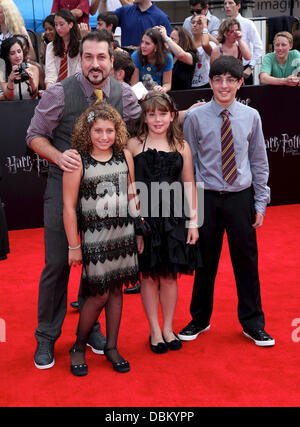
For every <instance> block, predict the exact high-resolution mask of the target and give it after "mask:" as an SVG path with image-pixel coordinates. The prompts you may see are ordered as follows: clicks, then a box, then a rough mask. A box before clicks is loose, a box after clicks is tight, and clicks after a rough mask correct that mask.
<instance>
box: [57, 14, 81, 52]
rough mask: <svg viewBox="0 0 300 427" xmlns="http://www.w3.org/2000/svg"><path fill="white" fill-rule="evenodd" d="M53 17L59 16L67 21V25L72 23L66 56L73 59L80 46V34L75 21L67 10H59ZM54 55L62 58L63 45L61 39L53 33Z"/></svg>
mask: <svg viewBox="0 0 300 427" xmlns="http://www.w3.org/2000/svg"><path fill="white" fill-rule="evenodd" d="M55 16H59V17H61V18H63V19H64V20H65V21H67V23H68V24H70V23H73V27H72V28H71V29H70V43H69V49H68V55H69V57H70V58H74V57H75V56H77V55H78V53H79V44H80V32H79V28H78V25H77V21H76V19H75V18H74V16H73V15H72V13H71V12H70V11H69V10H68V9H60V10H59V11H58V12H56V14H55ZM53 47H54V54H55V55H56V56H60V57H61V58H62V57H63V56H64V43H63V39H62V38H61V37H60V36H59V35H58V34H57V32H56V31H55V36H54V40H53Z"/></svg>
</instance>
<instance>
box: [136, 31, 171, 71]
mask: <svg viewBox="0 0 300 427" xmlns="http://www.w3.org/2000/svg"><path fill="white" fill-rule="evenodd" d="M143 36H148V37H150V39H151V40H152V41H153V43H154V44H155V47H156V51H155V65H156V69H157V71H160V70H161V69H162V68H163V67H164V66H165V65H166V55H167V50H166V48H165V44H164V41H163V38H162V36H161V34H160V32H159V30H157V29H156V28H148V30H146V31H145V32H144V34H143ZM138 55H139V58H140V61H141V63H142V65H143V66H145V65H146V64H148V60H147V56H145V55H142V50H141V45H140V46H139V48H138Z"/></svg>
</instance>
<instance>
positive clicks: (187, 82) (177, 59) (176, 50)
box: [158, 26, 197, 90]
mask: <svg viewBox="0 0 300 427" xmlns="http://www.w3.org/2000/svg"><path fill="white" fill-rule="evenodd" d="M158 28H159V30H160V33H161V35H162V37H163V39H164V41H165V43H166V44H167V45H168V48H169V50H170V51H171V53H172V54H173V61H174V67H173V74H172V90H184V89H190V88H191V83H192V78H193V74H194V70H195V64H196V62H197V48H196V46H195V44H194V42H193V39H192V37H191V35H190V33H189V32H188V31H187V30H186V29H185V28H183V27H174V28H173V30H172V32H171V34H170V37H168V36H167V32H166V29H165V27H163V26H159V27H158Z"/></svg>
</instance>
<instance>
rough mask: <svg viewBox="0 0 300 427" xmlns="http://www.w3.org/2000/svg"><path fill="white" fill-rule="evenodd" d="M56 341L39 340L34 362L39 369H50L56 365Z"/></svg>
mask: <svg viewBox="0 0 300 427" xmlns="http://www.w3.org/2000/svg"><path fill="white" fill-rule="evenodd" d="M54 363H55V360H54V341H48V340H41V341H38V344H37V348H36V351H35V354H34V364H35V367H36V368H38V369H49V368H52V366H54Z"/></svg>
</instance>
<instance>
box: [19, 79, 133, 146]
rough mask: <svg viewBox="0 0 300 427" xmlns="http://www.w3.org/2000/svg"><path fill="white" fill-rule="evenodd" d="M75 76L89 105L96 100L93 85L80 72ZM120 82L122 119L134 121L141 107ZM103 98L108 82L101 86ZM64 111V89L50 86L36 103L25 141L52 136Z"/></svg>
mask: <svg viewBox="0 0 300 427" xmlns="http://www.w3.org/2000/svg"><path fill="white" fill-rule="evenodd" d="M76 78H77V80H78V82H79V84H80V86H81V88H82V90H83V93H84V94H85V96H86V99H87V102H88V104H89V105H92V104H93V103H94V102H95V101H96V96H95V94H94V87H93V86H92V85H91V84H90V83H89V82H88V80H87V79H86V78H85V77H84V75H83V74H82V73H78V74H76ZM121 84H122V90H123V94H122V100H123V119H124V122H125V123H126V125H131V124H132V123H134V122H135V121H136V120H137V119H138V118H139V116H140V114H141V107H140V105H139V103H138V99H137V97H136V96H135V94H134V92H133V91H132V89H131V87H130V86H129V85H128V84H127V83H121ZM101 89H102V90H103V99H104V101H105V99H106V98H108V97H109V91H110V84H109V79H108V80H107V83H106V84H105V85H104V86H103V87H102V88H101ZM63 112H64V90H63V87H62V85H61V83H56V84H54V85H52V86H50V87H49V88H48V89H47V90H46V91H45V92H44V94H43V96H42V98H41V100H40V102H39V103H38V105H37V107H36V110H35V114H34V116H33V118H32V120H31V123H30V126H29V128H28V131H27V137H26V143H27V145H30V142H31V140H32V139H33V138H36V137H45V138H48V139H51V138H52V135H53V131H54V129H55V128H56V127H57V126H58V124H59V122H60V120H61V118H62V115H63Z"/></svg>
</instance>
